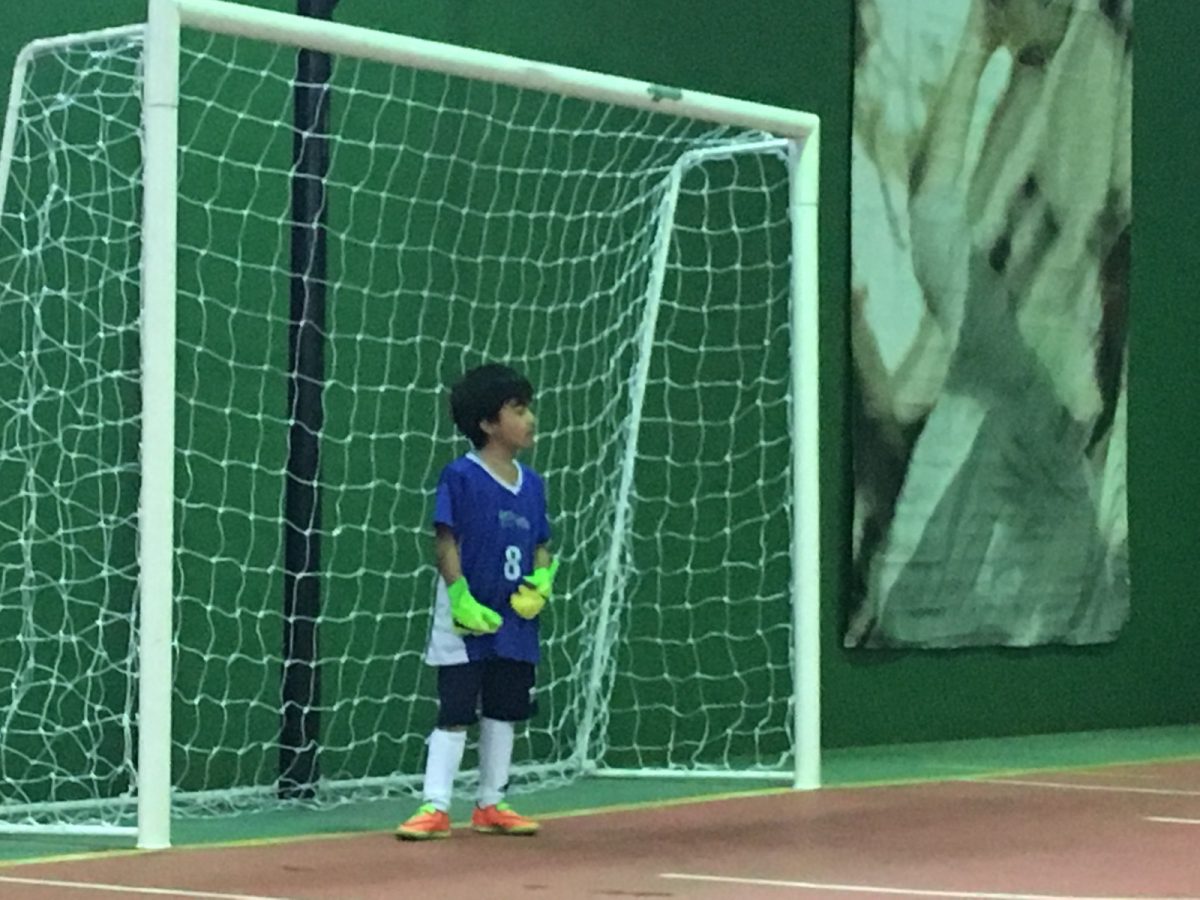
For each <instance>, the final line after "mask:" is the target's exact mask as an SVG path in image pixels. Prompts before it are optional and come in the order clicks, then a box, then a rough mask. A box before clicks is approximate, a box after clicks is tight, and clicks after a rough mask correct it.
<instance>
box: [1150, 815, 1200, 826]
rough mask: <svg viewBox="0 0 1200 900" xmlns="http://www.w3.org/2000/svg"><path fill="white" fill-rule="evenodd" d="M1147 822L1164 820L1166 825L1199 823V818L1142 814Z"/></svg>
mask: <svg viewBox="0 0 1200 900" xmlns="http://www.w3.org/2000/svg"><path fill="white" fill-rule="evenodd" d="M1143 818H1144V819H1145V820H1146V821H1147V822H1166V823H1167V824H1168V825H1200V819H1172V818H1171V817H1170V816H1143Z"/></svg>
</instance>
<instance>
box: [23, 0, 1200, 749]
mask: <svg viewBox="0 0 1200 900" xmlns="http://www.w3.org/2000/svg"><path fill="white" fill-rule="evenodd" d="M263 5H270V6H273V7H274V8H279V9H285V8H288V7H290V4H288V3H281V2H274V3H270V4H263ZM433 5H434V4H431V3H429V2H428V0H419V2H418V0H390V2H388V3H387V4H379V3H374V2H369V0H342V4H341V7H340V9H339V11H338V18H339V20H341V21H343V22H349V23H354V24H362V25H369V26H374V27H380V28H384V29H388V30H394V31H405V32H408V33H411V34H414V35H417V36H420V37H427V38H433V39H440V40H449V41H454V42H459V43H465V44H468V45H471V46H475V47H479V48H483V49H488V50H494V51H499V52H505V53H511V54H515V55H521V56H528V57H532V58H537V59H543V60H547V61H551V62H558V63H565V64H570V65H573V66H577V67H581V68H588V69H595V70H601V71H610V72H615V73H618V74H623V75H628V76H631V77H637V78H641V79H645V80H650V81H656V82H662V83H669V84H679V85H684V86H687V87H691V88H695V89H699V90H704V91H710V92H714V93H721V94H729V95H733V96H738V97H744V98H747V99H753V100H759V101H763V102H767V103H772V104H778V105H784V106H793V107H799V108H803V109H808V110H812V111H815V112H817V113H819V114H820V115H821V116H822V120H823V154H824V157H823V160H822V177H823V193H822V201H823V208H822V219H821V227H822V243H823V249H822V254H821V266H822V270H821V292H822V298H823V307H822V335H823V339H824V348H825V349H824V359H823V384H822V390H823V397H824V401H823V408H822V413H823V416H824V432H823V433H824V447H823V457H822V461H823V466H824V486H825V491H826V498H825V505H824V508H823V510H822V521H823V526H824V529H823V530H824V548H823V549H824V558H825V560H826V575H825V581H824V589H825V596H826V599H825V604H826V607H825V612H826V614H825V617H824V626H823V634H822V641H823V646H824V648H825V651H824V659H823V666H822V668H823V680H824V704H825V706H824V709H825V713H824V722H825V743H826V745H828V746H843V745H855V744H868V743H888V742H895V741H913V740H933V739H941V738H956V737H970V736H983V735H1007V734H1025V733H1034V732H1047V731H1062V730H1074V729H1084V728H1108V727H1124V726H1133V725H1149V724H1167V723H1179V722H1189V721H1196V720H1197V719H1198V718H1200V690H1198V688H1197V683H1198V681H1197V678H1196V665H1195V658H1196V652H1195V646H1196V642H1197V640H1198V639H1200V613H1198V612H1197V607H1198V604H1197V603H1196V600H1197V596H1196V595H1197V591H1196V585H1197V584H1198V583H1200V554H1197V553H1196V552H1195V550H1194V546H1195V544H1196V542H1197V538H1198V537H1200V504H1198V503H1197V502H1196V498H1197V497H1200V468H1198V467H1196V466H1194V465H1192V464H1191V463H1190V457H1191V453H1190V450H1191V448H1192V447H1193V446H1194V445H1195V444H1196V442H1197V440H1196V439H1197V438H1200V424H1198V422H1200V417H1197V416H1196V415H1195V409H1196V406H1197V402H1196V400H1197V397H1200V365H1198V363H1200V349H1198V348H1200V305H1198V304H1197V303H1196V297H1195V294H1196V291H1197V288H1196V285H1197V284H1200V271H1195V270H1197V269H1200V261H1198V260H1197V255H1196V254H1195V252H1194V247H1195V246H1196V243H1197V242H1196V238H1197V237H1200V235H1197V234H1195V233H1194V232H1196V231H1197V230H1198V229H1197V228H1196V226H1195V225H1194V221H1195V217H1194V214H1193V211H1194V209H1195V208H1196V207H1197V204H1198V202H1200V196H1198V195H1200V187H1197V185H1200V178H1196V177H1195V176H1196V174H1197V173H1196V169H1197V165H1196V164H1195V163H1194V162H1193V161H1192V160H1193V158H1194V154H1192V153H1190V152H1188V151H1187V150H1186V148H1188V147H1192V146H1195V145H1196V142H1195V140H1194V138H1195V137H1197V136H1198V135H1197V134H1196V132H1197V131H1200V126H1198V125H1197V124H1196V120H1195V117H1194V116H1193V115H1191V106H1189V104H1188V102H1187V101H1186V100H1185V98H1186V97H1188V96H1190V93H1191V91H1189V90H1188V88H1187V86H1188V85H1189V84H1190V85H1196V84H1200V62H1197V61H1196V60H1195V57H1194V55H1193V54H1191V53H1190V50H1189V48H1188V46H1187V44H1186V41H1185V36H1186V35H1188V34H1192V33H1195V32H1196V30H1197V29H1200V7H1197V8H1193V7H1192V6H1190V5H1186V4H1185V5H1173V6H1172V8H1171V9H1170V11H1169V12H1168V11H1167V9H1166V8H1165V7H1164V5H1162V4H1148V3H1147V4H1143V5H1142V6H1141V7H1140V8H1139V9H1138V19H1137V22H1138V25H1137V30H1136V35H1137V50H1136V53H1137V57H1136V58H1137V65H1138V68H1137V74H1136V77H1135V122H1134V128H1135V133H1134V179H1135V185H1136V187H1135V196H1136V201H1135V202H1136V204H1137V214H1136V216H1135V231H1134V241H1135V243H1134V273H1133V317H1132V329H1131V330H1132V337H1131V340H1132V361H1131V366H1130V369H1131V376H1130V377H1131V385H1130V429H1131V434H1130V476H1129V477H1130V494H1131V496H1130V519H1131V524H1130V528H1131V535H1132V540H1133V561H1132V565H1133V578H1134V608H1133V618H1132V620H1131V622H1130V624H1129V626H1128V627H1127V629H1126V631H1125V632H1124V634H1123V635H1122V637H1121V639H1120V640H1119V641H1118V642H1117V643H1115V644H1113V645H1111V646H1107V647H1099V648H1085V649H1066V648H1038V649H1033V650H1027V651H1012V650H1006V651H999V650H976V651H959V652H932V653H930V652H923V653H918V652H903V653H901V652H880V651H855V652H851V651H846V650H844V649H842V648H841V647H840V640H839V636H840V629H841V626H842V616H843V615H844V609H843V606H842V594H843V591H842V585H843V584H844V583H845V580H846V578H847V570H848V564H847V554H848V546H849V544H848V533H849V525H850V517H851V514H850V495H849V477H848V469H849V462H850V460H849V452H848V446H847V443H846V441H845V434H846V429H847V422H848V419H847V405H848V404H847V399H846V396H845V391H844V388H845V385H846V383H847V378H846V373H847V371H848V365H849V364H848V358H847V351H846V329H845V322H844V311H845V309H846V294H847V283H848V269H849V259H848V249H849V228H848V210H849V197H848V191H849V174H850V173H849V129H850V122H849V110H850V100H851V72H850V65H851V48H852V31H853V21H852V9H851V4H850V2H849V0H811V2H794V3H787V2H783V0H760V2H748V3H743V4H739V5H738V10H737V13H736V14H735V15H731V14H730V12H729V11H728V8H729V7H728V4H718V3H695V2H689V0H655V2H644V0H643V2H631V0H619V2H609V3H605V4H595V3H585V2H582V0H557V2H549V0H534V2H526V3H515V2H509V3H485V2H472V0H460V2H447V3H444V4H440V5H438V6H439V9H438V11H437V12H436V13H434V14H433V15H430V13H429V8H430V7H431V6H433ZM141 14H142V3H141V2H133V0H120V2H117V0H113V2H109V3H105V4H86V5H84V4H78V3H76V2H71V0H46V2H44V3H41V4H37V5H21V6H20V8H19V11H16V12H14V13H13V15H12V16H10V20H9V22H8V27H7V28H6V29H5V31H4V34H3V36H0V62H2V61H5V60H9V59H11V58H12V57H13V56H14V55H15V53H16V50H17V49H18V48H19V46H20V45H21V44H22V43H23V42H24V41H25V40H27V39H29V38H32V37H35V36H37V35H39V34H44V33H53V32H58V31H62V30H64V28H69V29H70V30H83V29H86V28H90V27H96V26H100V25H107V24H119V23H125V22H128V21H132V20H135V19H137V18H139V17H140V16H141ZM64 23H65V24H64ZM7 79H8V75H7V72H4V73H2V74H0V90H3V91H5V92H6V91H7ZM200 327H203V325H201V326H200ZM205 333H206V334H209V335H210V337H213V338H214V339H215V340H218V341H219V340H221V339H222V334H223V332H222V331H221V330H220V329H214V328H208V329H206V331H205ZM276 356H278V354H276ZM269 358H270V354H269V353H266V354H265V355H264V356H263V360H262V361H263V362H264V363H265V362H266V360H267V359H269ZM209 364H210V365H216V363H215V362H214V361H213V360H209ZM198 376H199V380H200V381H209V382H211V381H212V380H213V379H214V378H217V376H212V378H206V377H205V376H204V375H203V374H202V373H198ZM218 380H219V379H218ZM201 414H203V413H201ZM189 427H191V428H194V429H195V428H203V427H204V426H203V424H202V423H200V422H199V421H197V422H196V423H195V424H193V425H190V426H189ZM214 427H218V426H214ZM222 428H227V426H225V425H223V424H222V425H219V427H218V431H219V432H220V429H222ZM220 433H225V432H220ZM243 449H244V448H243ZM246 452H249V451H246ZM194 474H195V475H196V477H197V478H198V477H200V474H201V473H194ZM184 477H185V478H187V477H190V474H185V475H184ZM221 477H222V478H228V477H231V476H229V475H228V474H222V476H221ZM233 477H236V476H233ZM240 489H241V488H240V486H239V484H237V483H228V484H226V483H223V484H222V490H223V491H226V492H232V491H237V490H240ZM347 502H349V503H351V506H349V507H347V514H348V515H349V514H352V510H353V505H352V501H351V500H350V499H348V500H347ZM255 503H256V504H257V505H259V506H260V507H261V508H264V509H267V508H271V507H272V506H273V505H275V498H274V497H269V496H268V497H263V498H256V500H255ZM275 508H277V506H275ZM218 518H219V517H218V516H217V515H216V514H215V513H214V514H213V518H212V519H211V521H209V522H206V523H204V525H203V536H202V537H201V539H200V541H199V542H198V543H197V544H196V546H197V548H198V549H200V550H201V555H203V554H206V553H209V552H216V551H219V550H220V547H221V546H222V545H224V546H226V547H236V546H238V545H239V544H242V543H243V542H244V541H246V540H249V539H251V535H250V534H249V533H242V532H238V531H237V530H236V526H233V525H231V526H230V527H232V528H234V529H235V530H233V531H229V530H227V529H226V530H222V526H221V524H220V522H219V521H218ZM195 521H196V524H197V525H201V522H200V520H199V518H197V519H196V520H195ZM205 541H209V542H210V543H208V544H206V543H205ZM222 542H223V544H222ZM255 547H256V552H258V553H262V554H264V556H263V561H264V562H263V565H264V566H265V565H266V560H267V559H268V558H269V557H270V555H271V551H270V548H269V546H268V545H266V544H255ZM351 562H352V561H351ZM186 564H187V563H186V561H185V562H184V565H185V566H186ZM223 577H225V578H227V579H232V580H233V581H235V582H236V581H237V580H238V579H240V578H241V577H242V576H241V575H239V574H238V573H237V572H232V571H231V572H228V573H227V574H226V575H225V576H223ZM264 577H267V576H264ZM268 593H269V594H270V596H277V595H278V592H268ZM213 628H214V632H213V639H214V642H215V643H216V645H217V646H220V641H221V640H223V639H224V638H223V637H222V632H221V631H220V625H219V624H216V625H214V626H213ZM265 630H266V633H268V634H271V633H275V630H277V629H276V626H275V625H274V624H271V625H268V626H267V627H266V629H265ZM212 714H213V715H219V714H220V712H219V710H215V709H214V710H212ZM186 715H187V714H186V713H185V717H186ZM262 716H263V720H262V722H261V723H260V727H261V728H263V729H264V730H269V728H270V725H271V718H272V717H271V716H270V714H268V713H267V712H266V711H263V713H262ZM360 727H361V726H360ZM413 727H414V728H418V729H423V728H424V724H423V723H421V722H416V723H414V725H413ZM262 736H263V738H265V737H266V734H265V733H264V734H263V735H262ZM193 740H195V741H199V742H202V741H203V734H202V729H198V730H197V733H196V734H195V735H194V737H193Z"/></svg>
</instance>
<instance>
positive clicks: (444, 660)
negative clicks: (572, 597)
mask: <svg viewBox="0 0 1200 900" xmlns="http://www.w3.org/2000/svg"><path fill="white" fill-rule="evenodd" d="M517 471H518V475H517V483H516V484H507V483H505V482H504V481H501V480H500V479H499V478H498V477H496V476H495V475H494V474H492V472H491V470H490V469H488V468H487V466H486V465H485V464H484V462H483V460H482V459H480V458H479V457H478V456H476V455H475V454H474V453H468V454H467V455H466V456H462V457H459V458H458V459H456V460H454V462H452V463H450V464H449V465H448V466H446V468H444V469H443V470H442V476H441V478H440V480H439V481H438V487H437V499H436V501H435V504H434V512H433V522H434V525H445V526H447V527H449V528H450V530H451V531H452V532H453V533H454V537H455V539H456V540H457V541H458V553H459V558H460V559H461V561H462V571H463V576H464V577H465V578H466V579H467V584H468V585H470V587H471V593H472V594H473V595H474V596H475V599H476V600H478V601H479V602H480V603H482V604H483V605H484V606H488V607H491V608H492V609H494V610H496V611H497V612H498V613H500V615H501V616H502V617H503V619H504V622H503V624H501V626H500V630H499V631H497V632H496V633H495V634H487V635H479V636H474V635H468V636H466V637H460V636H459V635H457V634H455V633H454V628H453V622H452V619H451V617H450V596H449V594H448V593H447V590H446V583H445V581H444V580H443V579H442V578H441V577H439V578H438V584H437V596H436V599H435V602H434V615H433V629H432V631H431V632H430V636H429V645H428V647H427V648H426V651H425V661H426V662H428V663H429V664H430V665H434V666H447V665H456V664H459V663H465V662H473V661H474V660H478V659H489V658H491V657H494V656H499V657H503V658H505V659H515V660H520V661H522V662H531V663H536V662H537V661H538V658H539V654H540V647H539V642H538V620H537V619H536V618H535V619H522V618H521V617H520V616H518V615H517V613H516V611H515V610H513V608H512V606H510V605H509V597H510V596H511V595H512V593H513V591H515V590H516V589H517V587H518V586H519V585H520V584H521V582H522V580H523V579H524V578H525V576H526V575H528V574H529V573H530V572H532V571H533V558H534V551H535V550H536V548H537V547H538V546H539V545H540V544H545V543H546V542H548V541H549V540H550V522H549V520H548V519H547V517H546V488H545V485H543V483H542V479H541V478H539V477H538V475H537V473H535V472H534V471H533V470H532V469H529V468H527V467H526V466H523V465H521V464H520V463H518V464H517Z"/></svg>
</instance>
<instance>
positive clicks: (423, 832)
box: [396, 803, 450, 841]
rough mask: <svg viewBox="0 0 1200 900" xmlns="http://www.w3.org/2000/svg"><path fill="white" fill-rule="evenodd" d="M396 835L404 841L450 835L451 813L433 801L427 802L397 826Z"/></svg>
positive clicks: (426, 839) (425, 839)
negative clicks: (439, 807) (435, 804)
mask: <svg viewBox="0 0 1200 900" xmlns="http://www.w3.org/2000/svg"><path fill="white" fill-rule="evenodd" d="M396 837H398V838H399V839H400V840H402V841H430V840H434V839H436V838H447V837H450V814H449V813H448V812H446V811H445V810H441V809H438V808H437V807H436V806H434V805H433V804H432V803H426V804H425V805H424V806H422V807H421V808H420V809H418V810H417V811H416V812H415V813H413V814H412V815H411V816H409V817H408V819H406V820H405V821H403V822H401V823H400V824H399V825H397V826H396Z"/></svg>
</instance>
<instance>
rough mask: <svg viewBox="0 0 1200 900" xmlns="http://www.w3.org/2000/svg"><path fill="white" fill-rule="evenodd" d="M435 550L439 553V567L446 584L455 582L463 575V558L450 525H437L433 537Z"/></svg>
mask: <svg viewBox="0 0 1200 900" xmlns="http://www.w3.org/2000/svg"><path fill="white" fill-rule="evenodd" d="M433 546H434V550H435V551H436V553H437V567H438V571H439V572H440V573H441V575H442V579H443V580H444V581H445V582H446V584H448V585H450V584H454V582H456V581H458V579H460V578H462V577H463V573H462V560H461V559H459V556H458V540H457V539H456V538H455V537H454V532H453V531H451V530H450V526H449V525H441V524H439V525H438V526H437V531H436V533H435V535H434V539H433Z"/></svg>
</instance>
